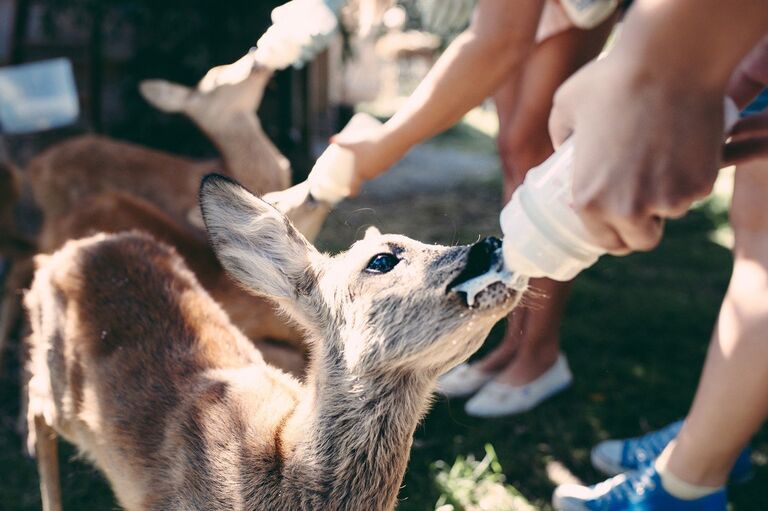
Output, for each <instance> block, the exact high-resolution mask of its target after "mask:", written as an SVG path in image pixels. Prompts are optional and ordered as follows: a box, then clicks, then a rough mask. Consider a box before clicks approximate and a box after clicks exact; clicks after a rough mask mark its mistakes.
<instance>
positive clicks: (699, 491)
mask: <svg viewBox="0 0 768 511" xmlns="http://www.w3.org/2000/svg"><path fill="white" fill-rule="evenodd" d="M654 467H655V468H656V472H658V473H659V477H661V485H662V486H663V487H664V489H665V490H667V492H669V494H670V495H672V496H673V497H677V498H678V499H681V500H695V499H700V498H702V497H706V496H707V495H711V494H713V493H715V492H716V491H719V490H720V489H721V488H722V487H721V486H716V487H712V486H697V485H695V484H691V483H687V482H685V481H683V480H682V479H680V478H679V477H677V476H676V475H675V474H673V473H672V472H670V470H669V468H668V467H667V456H663V455H662V456H659V458H658V459H657V460H656V462H655V463H654Z"/></svg>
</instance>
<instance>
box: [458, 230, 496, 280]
mask: <svg viewBox="0 0 768 511" xmlns="http://www.w3.org/2000/svg"><path fill="white" fill-rule="evenodd" d="M500 248H501V240H500V239H499V238H496V237H494V236H488V237H487V238H483V239H481V240H480V241H478V242H477V243H475V244H474V245H472V246H471V247H469V254H467V264H466V266H464V269H463V270H461V273H459V275H458V277H456V278H455V279H454V280H453V281H452V282H451V283H450V284H449V285H448V289H449V290H450V289H452V288H453V287H455V286H458V285H459V284H463V283H464V282H466V281H468V280H471V279H474V278H475V277H479V276H480V275H483V274H484V273H488V271H490V270H491V269H492V268H494V267H495V266H496V265H498V264H499V257H500V254H499V249H500Z"/></svg>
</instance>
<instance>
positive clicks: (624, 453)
mask: <svg viewBox="0 0 768 511" xmlns="http://www.w3.org/2000/svg"><path fill="white" fill-rule="evenodd" d="M682 425H683V421H682V420H680V421H677V422H673V423H672V424H670V425H668V426H666V427H664V428H661V429H659V430H656V431H651V432H650V433H647V434H645V435H643V436H639V437H634V438H625V439H621V440H606V441H604V442H600V443H599V444H597V445H596V446H595V447H594V448H593V449H592V456H591V459H592V466H594V467H595V468H596V469H598V470H599V471H601V472H603V473H604V474H607V475H611V476H613V475H617V474H621V473H624V472H629V471H632V470H639V469H642V468H645V467H647V466H648V465H650V464H651V463H653V461H654V460H655V459H656V458H658V456H659V454H661V452H662V451H663V450H664V448H665V447H666V446H667V444H669V443H670V442H671V441H672V440H674V439H675V437H676V436H677V434H678V432H679V431H680V428H681V427H682ZM749 456H750V449H749V448H746V449H744V450H743V451H742V452H741V454H740V455H739V458H738V459H737V460H736V464H735V465H734V467H733V470H732V471H731V476H730V479H731V481H732V482H743V481H746V480H748V479H750V477H751V476H752V462H751V461H750V459H749Z"/></svg>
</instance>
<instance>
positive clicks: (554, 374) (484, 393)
mask: <svg viewBox="0 0 768 511" xmlns="http://www.w3.org/2000/svg"><path fill="white" fill-rule="evenodd" d="M572 381H573V375H572V374H571V370H570V369H569V368H568V361H567V360H566V359H565V356H564V355H563V354H560V355H559V356H558V358H557V361H556V362H555V364H554V365H553V366H552V367H550V368H549V369H547V370H546V371H545V372H544V374H542V375H541V376H539V377H538V378H536V379H535V380H533V381H531V382H529V383H526V384H525V385H520V386H513V385H508V384H506V383H501V382H499V381H498V380H493V381H491V382H489V383H487V384H486V385H485V386H484V387H483V388H482V389H480V391H479V392H478V393H477V394H475V396H474V397H473V398H472V399H470V400H469V401H467V404H466V405H465V407H464V409H465V410H466V412H467V414H468V415H472V416H474V417H501V416H504V415H513V414H516V413H522V412H526V411H528V410H530V409H532V408H534V407H535V406H536V405H538V404H539V403H541V402H542V401H544V400H545V399H547V398H549V397H551V396H553V395H555V394H557V393H558V392H560V391H562V390H565V389H566V388H568V387H569V386H570V385H571V383H572Z"/></svg>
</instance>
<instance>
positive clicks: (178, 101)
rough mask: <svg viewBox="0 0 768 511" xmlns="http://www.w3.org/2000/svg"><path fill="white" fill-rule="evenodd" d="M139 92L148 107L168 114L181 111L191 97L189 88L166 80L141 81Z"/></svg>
mask: <svg viewBox="0 0 768 511" xmlns="http://www.w3.org/2000/svg"><path fill="white" fill-rule="evenodd" d="M139 92H141V95H142V96H144V99H146V100H147V101H148V102H149V104H150V105H152V106H154V107H155V108H157V109H158V110H162V111H163V112H169V113H176V112H181V111H183V110H184V107H185V106H186V104H187V101H188V100H189V97H190V96H191V95H192V89H191V88H189V87H185V86H184V85H181V84H178V83H173V82H169V81H166V80H142V81H141V83H139Z"/></svg>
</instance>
